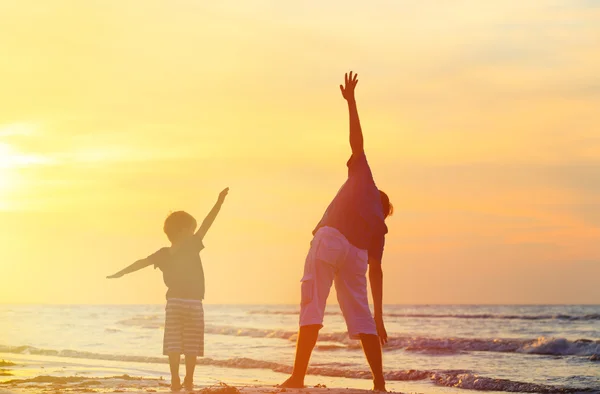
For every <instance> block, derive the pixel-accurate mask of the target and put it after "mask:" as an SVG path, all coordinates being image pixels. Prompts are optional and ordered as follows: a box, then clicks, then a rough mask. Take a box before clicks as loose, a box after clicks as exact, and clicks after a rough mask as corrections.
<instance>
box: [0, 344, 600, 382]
mask: <svg viewBox="0 0 600 394" xmlns="http://www.w3.org/2000/svg"><path fill="white" fill-rule="evenodd" d="M0 352H2V353H17V354H32V355H45V356H55V357H69V358H78V359H93V360H107V361H121V362H143V363H157V364H164V363H166V362H167V360H166V358H165V357H144V356H133V355H112V354H102V353H93V352H82V351H76V350H53V349H39V348H35V347H32V346H0ZM198 365H211V366H218V367H227V368H239V369H269V370H272V371H274V372H282V373H288V374H289V373H291V371H292V367H291V366H288V365H283V364H280V363H276V362H271V361H261V360H255V359H251V358H232V359H226V360H217V359H212V358H200V359H198ZM308 373H309V374H312V375H319V376H327V377H344V378H353V379H371V373H370V372H369V371H368V370H352V369H348V368H344V367H343V365H320V366H313V367H311V368H309V370H308ZM385 378H386V379H387V380H389V381H417V380H427V379H429V380H431V381H432V382H433V383H434V384H436V385H438V386H445V387H455V388H463V389H470V390H478V391H505V392H521V393H578V392H579V393H600V387H596V388H584V389H582V388H573V387H558V386H550V385H541V384H534V383H526V382H516V381H511V380H506V379H495V378H489V377H481V376H478V375H476V374H474V373H472V372H470V371H464V370H460V371H427V370H401V371H390V372H387V373H386V374H385Z"/></svg>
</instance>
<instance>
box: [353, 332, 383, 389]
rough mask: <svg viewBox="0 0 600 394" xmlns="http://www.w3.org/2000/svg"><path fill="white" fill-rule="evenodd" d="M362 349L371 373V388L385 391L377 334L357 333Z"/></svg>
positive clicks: (379, 343)
mask: <svg viewBox="0 0 600 394" xmlns="http://www.w3.org/2000/svg"><path fill="white" fill-rule="evenodd" d="M359 335H360V342H361V344H362V348H363V351H364V352H365V356H366V357H367V362H368V363H369V367H371V373H372V374H373V390H376V391H386V389H385V379H384V377H383V357H382V355H381V342H379V336H378V335H373V334H359Z"/></svg>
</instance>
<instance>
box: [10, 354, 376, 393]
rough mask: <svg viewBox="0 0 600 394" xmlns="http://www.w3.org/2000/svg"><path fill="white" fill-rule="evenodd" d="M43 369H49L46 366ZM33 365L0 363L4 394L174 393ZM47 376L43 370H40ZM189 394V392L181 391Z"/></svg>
mask: <svg viewBox="0 0 600 394" xmlns="http://www.w3.org/2000/svg"><path fill="white" fill-rule="evenodd" d="M40 369H42V370H43V369H46V368H45V367H42V368H40ZM32 372H33V369H32V368H31V366H27V365H20V364H17V363H14V362H12V361H8V360H0V379H1V380H0V393H1V394H9V393H156V392H171V390H170V388H169V381H168V380H165V379H163V378H162V377H161V378H148V377H141V376H131V375H127V374H124V375H120V376H106V377H87V376H82V374H77V375H75V376H53V375H50V374H45V375H44V374H41V375H36V376H31V375H32ZM40 372H42V373H43V371H40ZM180 392H182V393H183V392H185V391H183V390H182V391H180ZM194 392H196V393H203V394H240V393H247V394H258V393H269V394H275V393H295V392H303V393H307V392H310V393H319V392H322V393H325V392H327V393H328V394H342V393H343V394H361V393H366V392H369V391H368V390H361V389H350V388H328V387H327V386H326V385H323V384H317V385H314V386H307V388H306V389H303V390H299V389H285V388H278V387H275V386H271V385H264V384H257V385H243V384H236V385H233V384H227V383H225V382H218V383H216V384H213V385H210V386H202V385H197V386H196V387H195V390H194Z"/></svg>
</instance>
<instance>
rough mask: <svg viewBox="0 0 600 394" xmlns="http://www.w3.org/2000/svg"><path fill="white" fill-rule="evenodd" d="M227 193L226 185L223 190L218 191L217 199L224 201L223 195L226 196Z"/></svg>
mask: <svg viewBox="0 0 600 394" xmlns="http://www.w3.org/2000/svg"><path fill="white" fill-rule="evenodd" d="M227 193H229V188H228V187H226V188H225V189H223V191H222V192H221V193H219V201H221V202H223V201H225V197H227Z"/></svg>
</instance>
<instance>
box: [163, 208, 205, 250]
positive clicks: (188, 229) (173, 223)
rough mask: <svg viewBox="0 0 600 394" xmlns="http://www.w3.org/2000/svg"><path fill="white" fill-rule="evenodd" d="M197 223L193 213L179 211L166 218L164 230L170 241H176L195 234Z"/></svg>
mask: <svg viewBox="0 0 600 394" xmlns="http://www.w3.org/2000/svg"><path fill="white" fill-rule="evenodd" d="M196 225H197V223H196V219H194V217H193V216H192V215H190V214H189V213H187V212H184V211H177V212H173V213H171V214H170V215H169V216H168V217H167V218H166V219H165V224H164V226H163V230H164V231H165V234H167V238H169V241H171V243H175V242H179V241H181V240H183V239H185V238H187V237H189V236H191V235H194V230H196Z"/></svg>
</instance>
